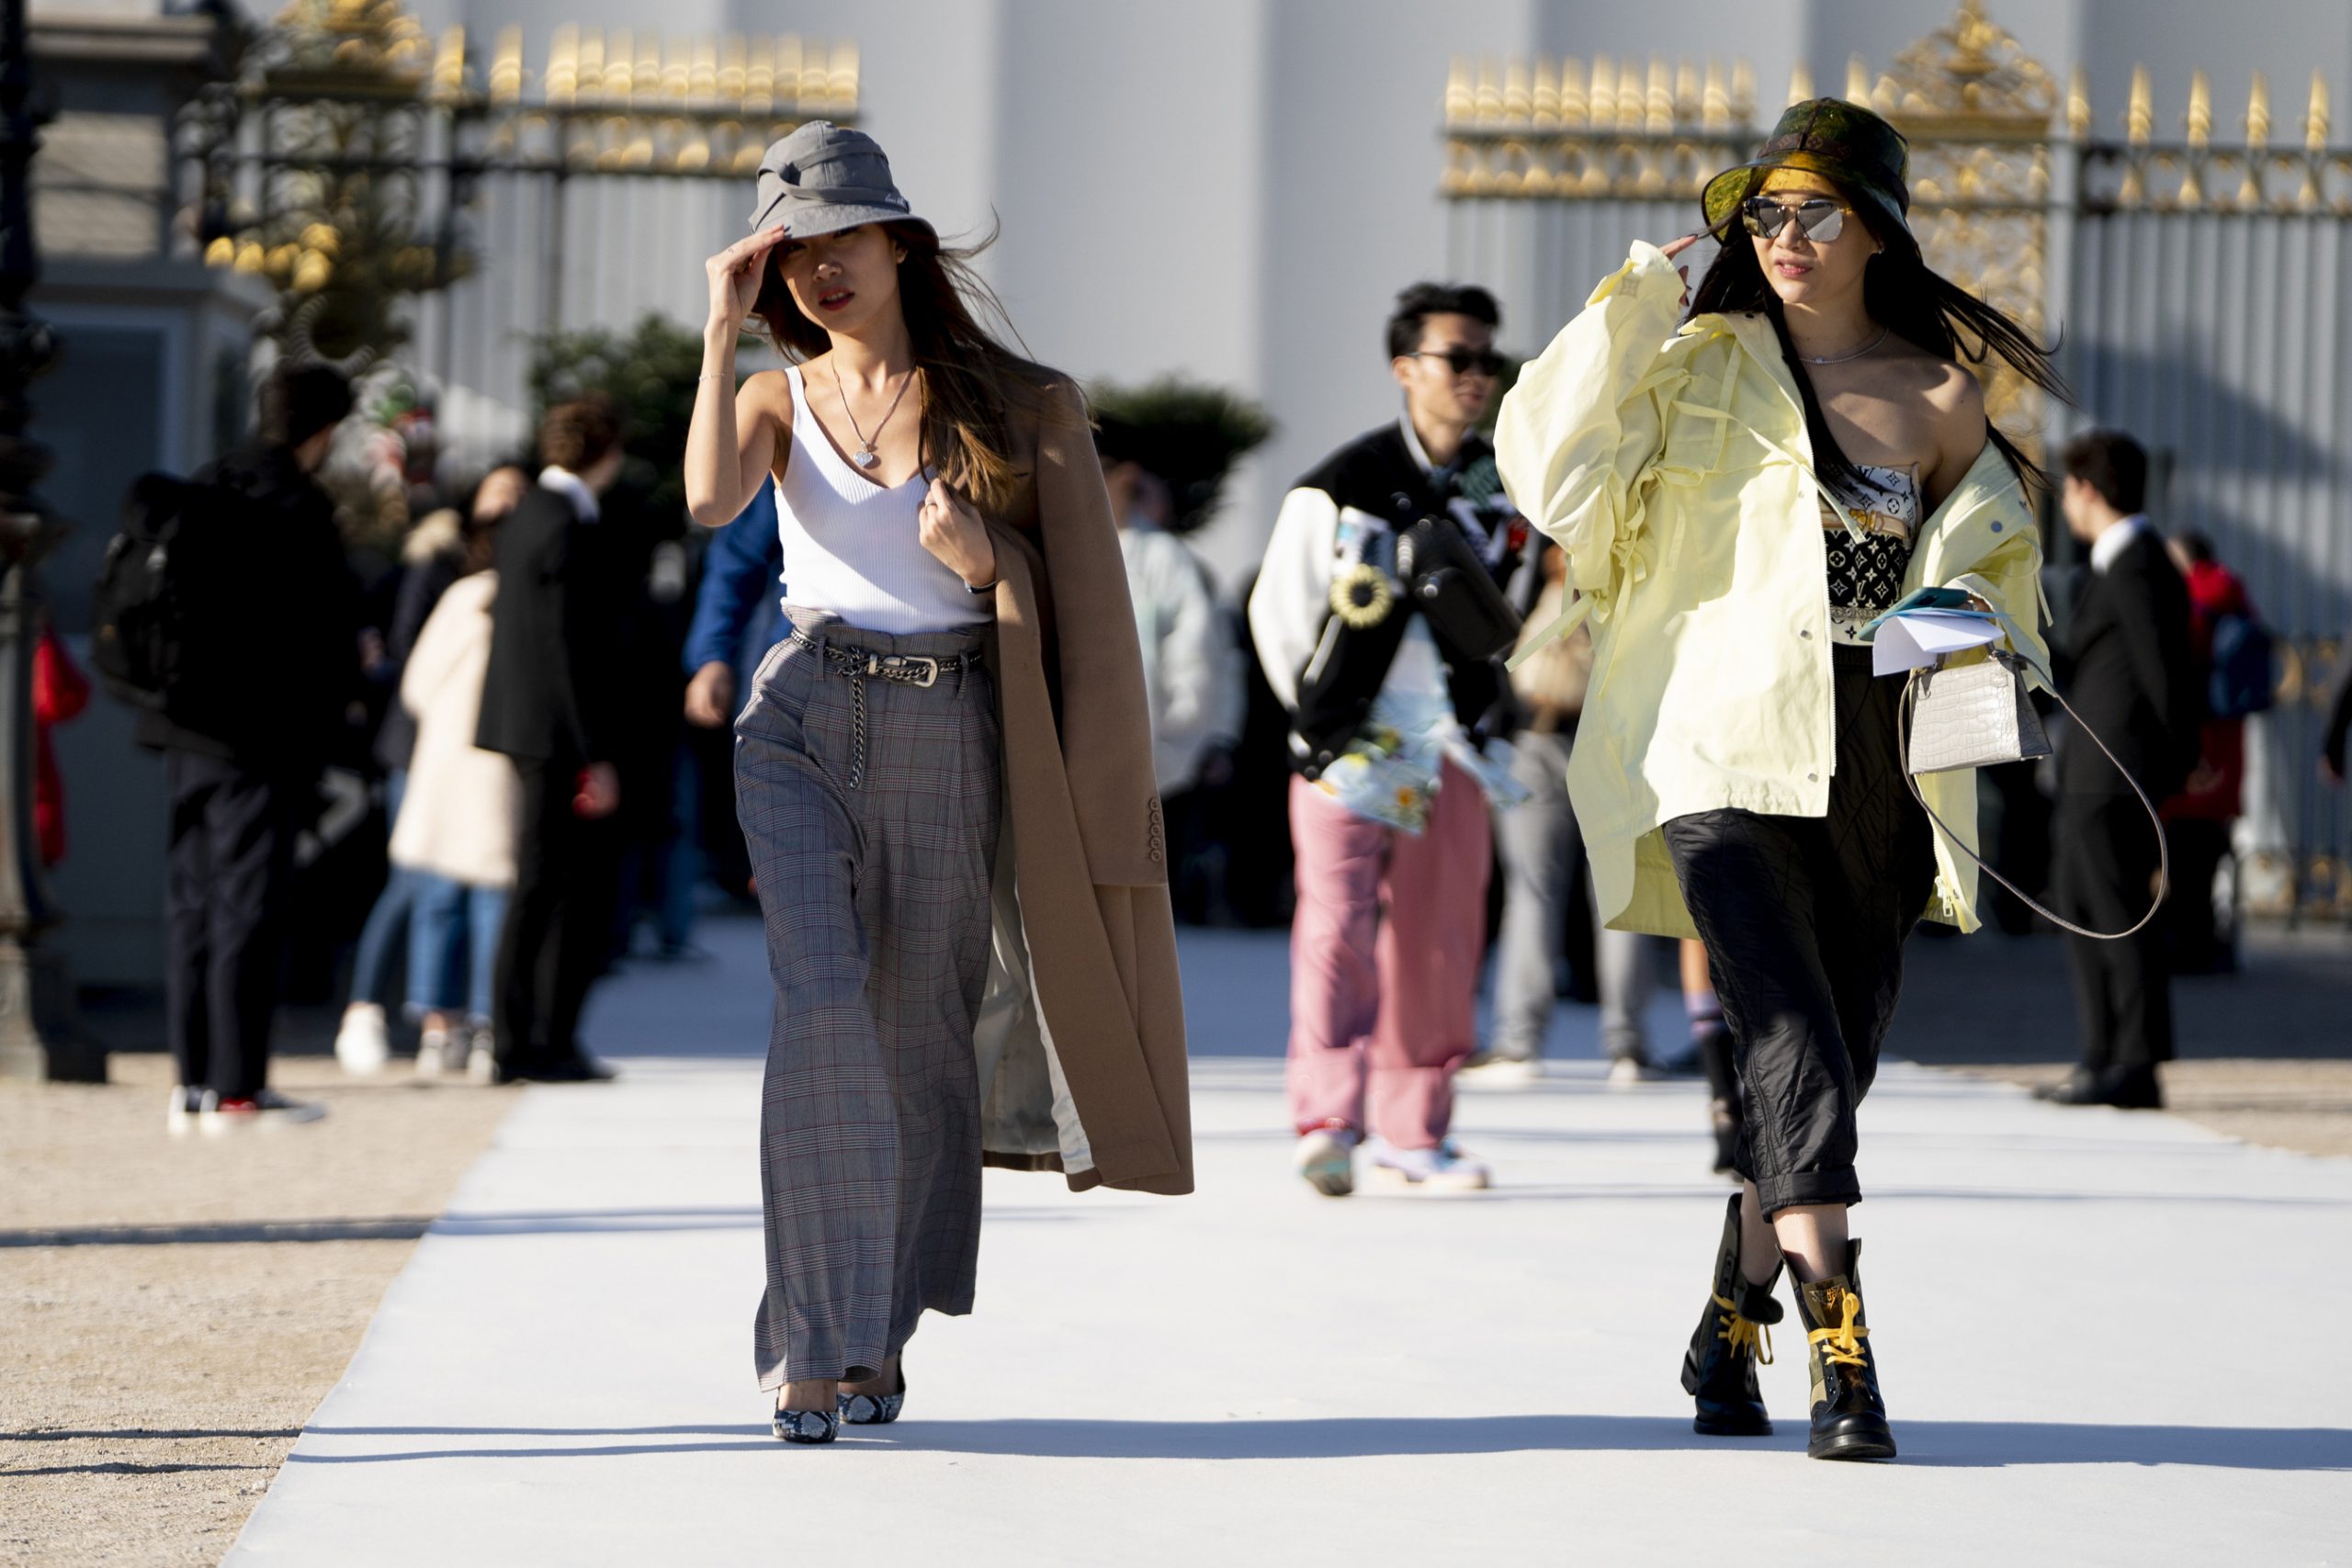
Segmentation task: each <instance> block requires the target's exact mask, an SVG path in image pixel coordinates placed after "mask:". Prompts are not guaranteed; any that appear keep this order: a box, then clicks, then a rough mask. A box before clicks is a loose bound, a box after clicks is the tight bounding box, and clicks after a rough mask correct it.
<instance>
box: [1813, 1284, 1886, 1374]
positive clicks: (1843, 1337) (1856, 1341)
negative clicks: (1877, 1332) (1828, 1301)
mask: <svg viewBox="0 0 2352 1568" xmlns="http://www.w3.org/2000/svg"><path fill="white" fill-rule="evenodd" d="M1838 1300H1840V1301H1842V1302H1843V1303H1845V1304H1846V1310H1845V1314H1844V1316H1845V1321H1844V1322H1843V1323H1840V1324H1839V1325H1838V1326H1837V1327H1835V1328H1816V1329H1815V1330H1814V1331H1813V1332H1812V1333H1810V1334H1808V1335H1806V1336H1805V1338H1806V1339H1808V1340H1810V1341H1811V1342H1812V1343H1814V1344H1815V1345H1818V1346H1820V1347H1821V1353H1822V1356H1823V1357H1824V1359H1827V1360H1831V1361H1835V1362H1837V1363H1838V1365H1839V1366H1841V1367H1859V1366H1861V1365H1862V1364H1863V1361H1862V1341H1863V1340H1865V1339H1867V1338H1869V1337H1870V1334H1871V1331H1870V1325H1867V1324H1864V1323H1860V1322H1858V1321H1857V1319H1859V1318H1860V1316H1861V1315H1862V1298H1861V1297H1860V1296H1858V1295H1856V1294H1854V1292H1851V1291H1840V1292H1838Z"/></svg>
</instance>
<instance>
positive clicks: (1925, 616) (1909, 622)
mask: <svg viewBox="0 0 2352 1568" xmlns="http://www.w3.org/2000/svg"><path fill="white" fill-rule="evenodd" d="M2000 639H2001V624H2000V623H1999V622H1998V621H1996V620H1995V619H1994V618H1993V617H1992V616H1990V615H1985V614H1983V613H1982V612H1980V611H1975V610H1905V612H1903V614H1901V615H1896V616H1895V617H1894V618H1893V619H1892V620H1888V621H1883V622H1881V623H1880V625H1879V628H1878V631H1877V632H1876V633H1875V634H1874V635H1873V636H1872V637H1871V673H1872V674H1874V675H1894V674H1897V673H1899V672H1901V671H1905V670H1924V669H1926V668H1927V667H1928V666H1929V665H1931V664H1933V663H1935V662H1936V661H1937V660H1939V659H1941V658H1943V657H1944V656H1945V655H1946V654H1949V653H1959V652H1961V651H1962V650H1963V649H1971V648H1983V647H1985V645H1986V644H1988V643H1994V642H1998V641H1999V640H2000Z"/></svg>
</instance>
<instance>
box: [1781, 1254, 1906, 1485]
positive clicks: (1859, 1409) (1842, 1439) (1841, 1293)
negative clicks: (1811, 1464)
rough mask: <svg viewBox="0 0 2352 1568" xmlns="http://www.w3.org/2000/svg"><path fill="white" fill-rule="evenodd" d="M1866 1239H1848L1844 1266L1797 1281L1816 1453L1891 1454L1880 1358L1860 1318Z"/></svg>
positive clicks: (1811, 1449)
mask: <svg viewBox="0 0 2352 1568" xmlns="http://www.w3.org/2000/svg"><path fill="white" fill-rule="evenodd" d="M1861 1265H1862V1244H1861V1243H1860V1242H1859V1241H1849V1242H1848V1243H1847V1244H1846V1271H1845V1272H1844V1273H1843V1274H1833V1275H1831V1276H1830V1277H1829V1278H1828V1279H1826V1280H1815V1281H1814V1282H1813V1283H1810V1284H1808V1283H1806V1282H1805V1281H1804V1280H1798V1281H1797V1315H1798V1316H1799V1317H1800V1318H1802V1319H1803V1320H1804V1330H1805V1348H1806V1349H1807V1351H1808V1352H1809V1354H1808V1356H1807V1358H1806V1359H1807V1363H1808V1364H1809V1365H1810V1366H1811V1368H1812V1370H1813V1435H1812V1437H1811V1438H1809V1439H1808V1440H1807V1442H1806V1443H1805V1450H1804V1451H1805V1452H1806V1453H1807V1454H1808V1455H1810V1456H1811V1457H1813V1458H1815V1459H1893V1458H1894V1432H1893V1431H1891V1430H1889V1429H1888V1427H1887V1425H1886V1401H1885V1400H1883V1399H1882V1398H1880V1397H1879V1392H1878V1358H1877V1357H1876V1356H1875V1355H1873V1354H1872V1353H1871V1347H1870V1333H1871V1331H1870V1326H1869V1325H1868V1324H1866V1323H1864V1322H1863V1320H1862V1275H1861Z"/></svg>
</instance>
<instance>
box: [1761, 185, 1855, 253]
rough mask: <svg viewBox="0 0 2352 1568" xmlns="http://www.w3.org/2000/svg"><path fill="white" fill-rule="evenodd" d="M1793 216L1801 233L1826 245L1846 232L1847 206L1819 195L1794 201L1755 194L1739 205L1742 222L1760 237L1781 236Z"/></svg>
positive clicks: (1777, 237) (1774, 237)
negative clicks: (1806, 199)
mask: <svg viewBox="0 0 2352 1568" xmlns="http://www.w3.org/2000/svg"><path fill="white" fill-rule="evenodd" d="M1792 218H1793V219H1795V220H1796V223H1797V232H1799V233H1800V234H1803V235H1804V237H1805V238H1806V239H1808V240H1819V241H1820V242H1822V243H1824V244H1826V243H1829V242H1830V241H1832V240H1834V239H1836V238H1837V237H1838V235H1840V234H1842V233H1844V232H1845V231H1846V209H1845V208H1844V207H1843V206H1842V205H1840V204H1839V203H1838V202H1835V201H1829V200H1826V199H1824V198H1822V197H1815V198H1813V199H1812V200H1810V201H1800V202H1795V203H1793V204H1791V203H1783V202H1778V201H1774V200H1773V199H1772V198H1771V197H1769V196H1751V197H1748V198H1747V200H1746V201H1743V202H1741V203H1740V204H1739V219H1740V221H1741V223H1743V224H1745V225H1746V226H1747V231H1748V232H1749V233H1751V234H1754V235H1756V236H1757V237H1758V239H1764V240H1776V239H1779V238H1780V235H1781V230H1783V229H1785V228H1787V227H1788V226H1789V220H1790V219H1792Z"/></svg>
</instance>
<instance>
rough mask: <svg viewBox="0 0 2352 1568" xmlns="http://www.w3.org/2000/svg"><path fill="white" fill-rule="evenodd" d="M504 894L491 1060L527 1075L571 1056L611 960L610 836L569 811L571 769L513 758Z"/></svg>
mask: <svg viewBox="0 0 2352 1568" xmlns="http://www.w3.org/2000/svg"><path fill="white" fill-rule="evenodd" d="M515 766H516V771H517V772H518V773H521V775H522V782H523V814H522V821H521V824H520V827H519V831H518V833H517V836H516V839H515V893H514V897H513V898H512V899H511V901H509V903H508V904H507V906H506V924H505V927H504V928H503V930H502V931H500V932H499V939H498V988H497V998H496V1005H495V1010H494V1021H495V1025H496V1032H497V1039H498V1045H497V1055H498V1062H499V1066H502V1067H505V1068H507V1069H509V1070H512V1071H521V1072H527V1071H530V1070H532V1069H534V1068H537V1067H546V1066H557V1065H559V1064H561V1063H564V1062H569V1061H571V1060H573V1059H574V1058H576V1057H577V1056H578V1055H580V1043H579V1038H578V1036H579V1032H580V1011H581V1009H582V1007H583V1006H585V1005H586V1003H587V1000H588V988H589V987H591V986H593V985H594V984H595V983H596V978H597V976H600V975H602V974H603V973H604V972H605V964H606V963H607V962H608V961H609V960H610V959H611V957H612V949H613V911H614V908H615V905H616V900H617V899H618V898H619V897H620V833H619V828H618V825H617V823H616V822H615V821H613V820H612V819H610V818H607V819H605V820H604V821H601V822H591V821H587V820H585V819H583V818H581V817H579V816H578V815H577V814H575V813H574V812H573V810H572V808H571V801H572V796H573V795H574V793H575V792H576V789H577V785H578V780H579V775H580V765H579V764H578V763H576V762H571V761H552V762H534V761H518V762H517V763H516V764H515Z"/></svg>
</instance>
